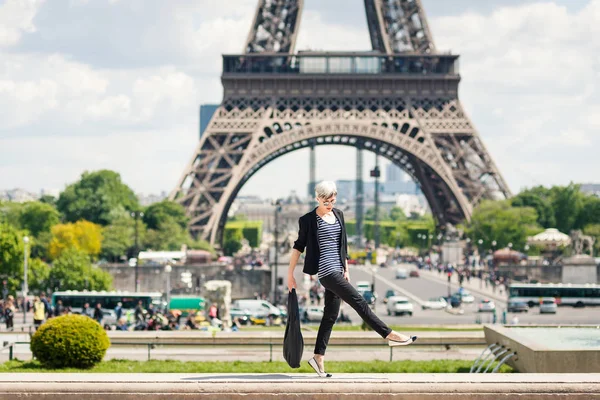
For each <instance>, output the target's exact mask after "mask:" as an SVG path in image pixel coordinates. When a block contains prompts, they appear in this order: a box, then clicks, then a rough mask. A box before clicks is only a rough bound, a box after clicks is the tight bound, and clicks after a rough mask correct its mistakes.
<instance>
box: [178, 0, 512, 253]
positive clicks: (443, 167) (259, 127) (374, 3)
mask: <svg viewBox="0 0 600 400" xmlns="http://www.w3.org/2000/svg"><path fill="white" fill-rule="evenodd" d="M302 6H303V1H302V0H259V4H258V6H257V9H256V13H255V16H254V20H253V23H252V26H251V29H250V33H249V35H248V38H247V40H246V44H245V47H244V53H243V54H237V55H224V56H223V74H222V78H221V80H222V83H223V100H222V103H221V105H220V107H219V108H218V110H217V111H216V112H215V114H214V115H213V117H212V119H211V121H210V123H209V125H208V127H207V129H206V131H205V132H204V134H203V136H202V137H201V139H200V141H199V143H198V146H197V147H196V149H195V151H194V154H193V157H192V158H191V161H190V162H189V164H188V165H187V166H186V168H185V170H184V172H183V174H182V176H181V178H180V180H179V182H178V184H177V186H176V188H175V189H174V190H173V191H172V192H171V195H170V198H171V199H172V200H175V201H177V202H179V203H180V204H182V205H183V206H184V207H185V208H186V211H187V214H188V215H189V216H190V217H191V222H190V230H191V232H192V233H193V234H195V235H196V236H199V237H202V238H204V239H208V240H209V241H210V242H211V243H213V244H216V243H219V242H220V241H221V239H222V233H223V228H224V225H225V222H226V219H227V211H228V210H229V207H230V206H231V203H232V202H233V200H234V199H235V197H236V195H237V193H238V192H239V190H240V189H241V188H242V187H243V186H244V184H245V183H246V182H247V181H248V180H249V179H250V177H252V176H253V175H254V174H255V173H256V172H257V171H259V170H260V169H261V168H262V167H264V166H265V165H267V164H268V163H270V162H271V161H273V160H274V159H276V158H278V157H280V156H282V155H285V154H287V153H290V152H292V151H296V150H299V149H302V148H306V147H312V146H319V145H331V144H337V145H347V146H352V147H355V148H359V149H365V150H370V151H373V152H375V153H377V154H379V155H381V156H383V157H386V158H387V159H389V160H390V161H392V162H393V163H395V164H396V165H398V166H400V167H401V168H402V169H403V170H404V171H405V172H407V173H408V174H409V175H410V176H411V177H412V178H413V179H414V180H415V182H417V183H418V185H419V186H420V188H421V190H422V192H423V194H424V195H425V197H426V198H427V201H428V203H429V205H430V208H431V211H432V213H433V215H434V218H435V219H436V222H437V224H438V225H439V226H445V225H446V224H448V223H449V224H456V223H459V222H460V221H462V220H464V219H469V218H470V217H471V214H472V211H473V207H474V206H475V205H477V204H478V203H479V202H480V201H481V200H483V199H499V198H506V197H508V196H510V191H509V188H508V186H507V184H506V182H505V181H504V179H503V178H502V176H501V175H500V172H499V171H498V169H497V168H496V166H495V164H494V162H493V161H492V159H491V157H490V155H489V153H488V151H487V150H486V148H485V146H484V144H483V142H482V141H481V138H480V137H479V135H478V133H477V131H476V130H475V128H474V127H473V124H472V123H471V121H470V120H469V118H468V116H467V115H466V114H465V112H464V110H463V108H462V106H461V104H460V101H459V99H458V85H459V82H460V75H459V73H458V56H457V55H452V54H448V53H440V52H437V50H436V48H435V46H434V43H433V39H432V36H431V32H430V31H429V27H428V25H427V20H426V17H425V13H424V9H423V7H422V4H421V1H420V0H365V10H366V16H367V22H368V27H369V34H370V37H371V43H372V46H373V51H370V52H300V53H294V45H295V42H296V37H297V33H298V28H299V22H300V16H301V12H302ZM294 175H295V171H293V170H290V171H281V173H280V174H278V175H277V176H274V177H273V179H275V180H284V179H293V177H294Z"/></svg>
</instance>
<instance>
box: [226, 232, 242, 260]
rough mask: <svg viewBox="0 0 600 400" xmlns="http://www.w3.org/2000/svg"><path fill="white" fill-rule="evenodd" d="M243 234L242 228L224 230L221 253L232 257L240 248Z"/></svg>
mask: <svg viewBox="0 0 600 400" xmlns="http://www.w3.org/2000/svg"><path fill="white" fill-rule="evenodd" d="M243 238H244V234H243V233H242V228H241V227H238V228H235V229H226V230H225V232H224V234H223V252H224V253H225V255H226V256H232V255H234V254H235V253H236V252H237V251H238V250H239V249H241V248H242V239H243Z"/></svg>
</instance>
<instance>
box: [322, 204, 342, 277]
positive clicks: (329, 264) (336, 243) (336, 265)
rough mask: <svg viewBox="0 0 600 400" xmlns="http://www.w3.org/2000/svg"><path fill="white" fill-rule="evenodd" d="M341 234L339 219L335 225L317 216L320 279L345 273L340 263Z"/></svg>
mask: <svg viewBox="0 0 600 400" xmlns="http://www.w3.org/2000/svg"><path fill="white" fill-rule="evenodd" d="M341 233H342V227H341V225H340V221H338V219H337V218H336V219H335V222H334V223H333V224H330V223H328V222H326V221H325V220H324V219H323V218H321V217H320V216H318V215H317V240H318V242H319V252H320V257H319V272H318V274H317V276H318V277H319V278H322V277H324V276H328V275H331V274H333V273H342V272H343V271H344V266H343V265H342V262H341V261H340V234H341Z"/></svg>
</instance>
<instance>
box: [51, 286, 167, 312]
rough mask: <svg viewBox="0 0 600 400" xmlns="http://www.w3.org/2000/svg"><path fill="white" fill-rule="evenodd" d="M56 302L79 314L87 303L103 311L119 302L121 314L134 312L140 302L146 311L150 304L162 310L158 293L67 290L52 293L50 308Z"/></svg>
mask: <svg viewBox="0 0 600 400" xmlns="http://www.w3.org/2000/svg"><path fill="white" fill-rule="evenodd" d="M58 300H62V304H63V306H65V307H71V309H72V311H73V312H74V313H80V312H81V309H82V308H83V305H84V304H85V303H88V304H89V305H90V307H91V308H94V307H96V304H98V303H100V304H101V305H102V309H103V310H114V309H115V307H116V306H117V303H119V302H121V303H122V305H123V311H124V312H123V314H125V311H126V310H134V309H135V307H136V306H137V304H138V301H140V300H142V304H143V305H144V309H147V308H148V306H149V305H150V304H154V307H155V308H157V309H158V308H162V305H163V302H162V293H160V292H104V291H103V292H95V291H90V292H87V291H82V292H80V291H78V290H67V291H64V292H54V293H52V308H54V307H55V306H56V302H57V301H58Z"/></svg>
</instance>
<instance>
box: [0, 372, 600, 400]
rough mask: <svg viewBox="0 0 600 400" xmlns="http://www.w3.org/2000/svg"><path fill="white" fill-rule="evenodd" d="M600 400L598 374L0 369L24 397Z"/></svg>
mask: <svg viewBox="0 0 600 400" xmlns="http://www.w3.org/2000/svg"><path fill="white" fill-rule="evenodd" d="M27 396H31V397H34V398H36V399H61V400H67V399H83V398H86V399H87V398H91V399H111V400H112V399H136V398H140V397H143V398H144V399H173V396H176V397H175V398H184V397H185V398H201V399H203V398H206V399H242V398H243V399H246V400H248V399H252V400H254V399H257V400H258V399H265V398H275V397H276V398H287V397H290V398H291V397H294V398H310V399H338V398H344V399H354V398H360V399H369V398H376V399H392V398H395V399H408V400H421V399H427V400H433V399H444V398H451V399H452V400H459V399H461V400H462V399H469V400H474V399H477V400H483V399H486V400H487V399H495V398H502V399H507V400H512V399H515V400H516V399H519V400H528V399H536V400H537V399H600V374H493V375H492V374H489V375H483V374H478V375H475V374H336V375H335V376H334V377H333V378H329V379H322V378H318V377H316V376H314V375H312V374H293V373H290V374H92V373H76V374H71V373H64V374H56V373H47V374H40V373H36V374H34V373H23V374H16V373H10V374H0V398H1V399H11V400H12V399H20V398H23V397H27Z"/></svg>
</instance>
